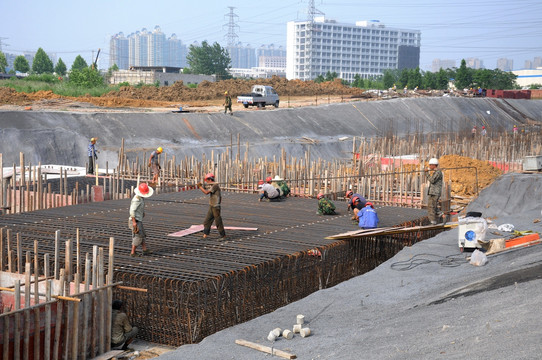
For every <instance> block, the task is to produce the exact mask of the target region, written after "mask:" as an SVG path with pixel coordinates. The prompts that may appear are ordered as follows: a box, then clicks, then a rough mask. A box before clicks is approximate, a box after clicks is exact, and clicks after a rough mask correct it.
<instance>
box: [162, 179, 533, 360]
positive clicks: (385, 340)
mask: <svg viewBox="0 0 542 360" xmlns="http://www.w3.org/2000/svg"><path fill="white" fill-rule="evenodd" d="M541 184H542V176H541V175H517V174H516V175H514V174H511V175H505V176H503V177H502V178H500V179H499V180H497V181H496V182H495V183H494V184H493V185H492V186H490V187H489V188H487V189H485V190H484V191H483V192H482V193H481V195H480V197H479V198H478V200H476V201H475V202H474V203H473V204H471V206H470V207H469V210H472V211H482V212H483V213H484V214H485V213H487V214H488V216H491V217H492V218H493V220H492V221H493V223H495V224H496V225H499V224H503V223H512V224H514V225H515V227H516V229H518V230H533V231H537V232H540V231H542V223H541V222H536V220H537V219H539V218H540V217H541V212H540V209H541V208H542V205H540V201H541V197H542V192H540V191H538V190H540V186H541ZM504 189H508V191H506V190H504ZM516 199H521V201H519V200H516ZM490 231H492V232H494V233H495V234H493V233H491V232H488V235H487V237H488V238H494V237H497V236H498V235H496V234H497V232H496V231H495V230H490ZM503 235H509V234H503ZM457 237H458V230H457V229H452V230H450V231H447V232H444V233H441V234H439V235H438V236H436V237H434V238H432V239H429V240H425V241H423V242H420V243H418V244H415V245H414V246H412V247H407V248H404V249H403V250H402V251H401V252H399V253H398V254H397V255H396V256H395V257H393V258H392V259H390V260H389V261H387V262H386V263H384V264H382V265H381V266H379V267H378V268H376V269H375V270H373V271H371V272H369V273H367V274H365V275H362V276H359V277H356V278H354V279H351V280H349V281H346V282H344V283H341V284H339V285H337V286H335V287H333V288H330V289H325V290H322V291H319V292H316V293H314V294H312V295H310V296H308V297H307V298H305V299H302V300H300V301H297V302H295V303H292V304H290V305H288V306H285V307H283V308H280V309H278V310H276V311H274V312H273V313H270V314H267V315H264V316H261V317H259V318H256V319H254V320H251V321H249V322H246V323H244V324H240V325H238V326H235V327H232V328H229V329H226V330H223V331H220V332H218V333H216V334H213V335H211V336H209V337H207V338H206V339H204V340H203V341H202V342H201V343H199V344H195V345H185V346H182V347H180V348H179V349H178V350H176V351H173V352H168V353H166V354H164V355H162V356H160V359H166V360H167V359H190V358H205V359H251V360H257V359H267V358H269V357H271V355H266V354H264V353H262V352H259V351H256V350H253V349H249V348H245V347H242V346H239V345H236V344H235V340H236V339H245V340H248V341H252V342H256V343H259V344H262V345H266V346H273V347H274V348H276V349H281V350H285V351H289V352H291V353H294V354H296V355H297V358H298V359H465V358H469V359H538V358H540V354H541V353H542V342H541V341H540V338H541V336H542V328H541V327H540V324H541V323H542V313H541V312H540V311H539V309H540V306H542V270H541V267H542V260H541V258H542V245H535V246H532V247H528V248H523V249H519V250H512V251H507V252H503V253H500V254H496V255H491V256H490V257H489V261H488V263H487V264H486V265H485V266H483V267H475V266H473V265H470V264H469V263H468V262H467V260H466V259H465V254H461V253H460V252H459V250H458V245H457ZM298 314H303V315H305V319H306V325H305V326H307V327H309V328H310V329H311V332H312V335H311V336H310V337H306V338H302V337H300V336H299V335H296V336H295V337H294V338H293V339H292V340H286V339H282V338H280V339H279V340H278V341H275V342H274V343H271V342H270V341H268V340H267V339H266V337H267V334H268V333H269V331H271V330H272V329H274V328H276V327H280V328H282V329H285V328H291V327H292V326H293V324H295V322H296V315H298Z"/></svg>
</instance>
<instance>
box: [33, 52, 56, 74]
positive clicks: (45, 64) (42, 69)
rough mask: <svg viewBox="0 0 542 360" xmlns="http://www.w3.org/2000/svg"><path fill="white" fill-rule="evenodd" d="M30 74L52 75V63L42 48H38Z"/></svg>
mask: <svg viewBox="0 0 542 360" xmlns="http://www.w3.org/2000/svg"><path fill="white" fill-rule="evenodd" d="M32 72H34V73H36V74H52V73H53V62H52V61H51V59H50V58H49V56H48V55H47V54H46V53H45V51H44V50H43V49H42V48H39V49H38V51H37V52H36V55H34V61H32Z"/></svg>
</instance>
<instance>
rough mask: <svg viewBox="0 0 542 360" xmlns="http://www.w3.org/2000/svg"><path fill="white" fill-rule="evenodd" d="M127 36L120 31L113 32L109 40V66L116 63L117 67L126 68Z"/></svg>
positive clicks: (127, 57)
mask: <svg viewBox="0 0 542 360" xmlns="http://www.w3.org/2000/svg"><path fill="white" fill-rule="evenodd" d="M128 49H129V46H128V38H127V37H125V36H124V34H123V33H122V32H120V33H118V34H115V35H113V36H112V37H111V40H110V41H109V66H110V67H111V66H113V65H115V64H116V65H117V66H118V68H119V69H128V59H129V52H128Z"/></svg>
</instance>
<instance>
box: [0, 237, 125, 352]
mask: <svg viewBox="0 0 542 360" xmlns="http://www.w3.org/2000/svg"><path fill="white" fill-rule="evenodd" d="M56 235H57V236H56V238H55V253H54V255H53V257H52V258H51V256H50V254H43V255H42V254H40V252H39V249H38V241H37V240H35V241H34V248H33V249H27V248H23V246H22V243H21V240H20V236H19V234H17V236H16V239H17V241H16V244H13V242H12V240H13V239H11V234H10V232H9V230H8V231H5V229H4V228H2V229H0V249H2V252H1V253H0V270H2V271H1V272H0V281H1V283H0V285H1V286H0V294H1V300H2V302H1V304H0V305H1V306H0V333H1V334H2V337H1V338H0V354H2V358H3V359H5V360H7V359H46V360H48V359H86V358H92V357H95V356H97V355H99V354H102V353H105V352H107V351H109V350H110V348H111V345H110V343H111V313H112V308H111V304H112V294H113V287H114V286H117V285H119V284H118V283H113V273H112V272H111V271H108V272H107V273H106V272H105V270H104V269H105V268H106V266H107V267H108V268H109V269H112V265H113V256H114V239H113V238H110V242H109V254H108V257H107V258H108V262H107V265H106V263H105V259H106V255H105V254H104V248H102V247H98V246H94V248H93V253H92V254H88V253H87V254H84V257H81V255H82V254H80V248H79V238H77V239H76V240H75V241H73V240H66V241H65V248H64V249H65V251H64V254H63V255H64V256H63V258H64V260H65V261H64V264H62V262H61V260H62V259H61V255H60V247H61V246H60V245H61V244H60V239H59V236H58V235H59V232H57V234H56ZM14 245H15V246H14ZM5 247H6V248H7V249H8V253H7V254H5V253H4V252H3V249H4V248H5ZM74 255H75V262H73V261H72V259H73V256H74ZM23 261H24V268H23V265H22V264H23Z"/></svg>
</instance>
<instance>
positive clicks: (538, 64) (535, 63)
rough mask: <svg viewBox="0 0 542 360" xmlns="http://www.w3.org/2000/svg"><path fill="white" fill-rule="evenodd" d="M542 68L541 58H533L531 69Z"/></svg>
mask: <svg viewBox="0 0 542 360" xmlns="http://www.w3.org/2000/svg"><path fill="white" fill-rule="evenodd" d="M541 66H542V57H540V56H537V57H535V58H534V61H533V69H536V68H539V67H541Z"/></svg>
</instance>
